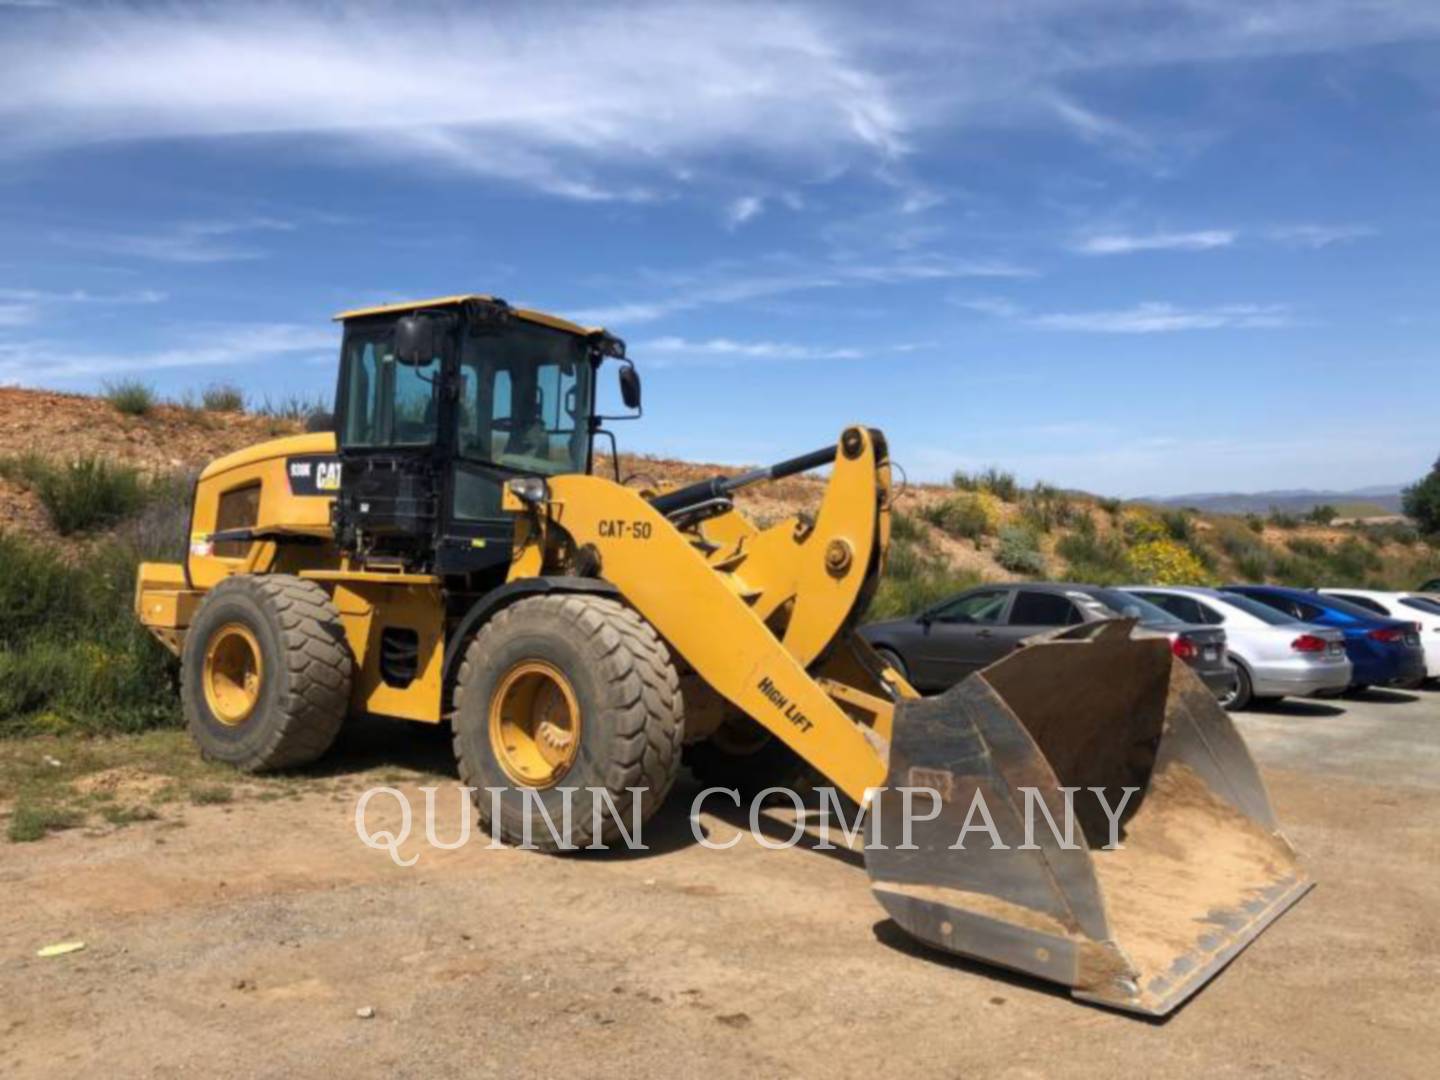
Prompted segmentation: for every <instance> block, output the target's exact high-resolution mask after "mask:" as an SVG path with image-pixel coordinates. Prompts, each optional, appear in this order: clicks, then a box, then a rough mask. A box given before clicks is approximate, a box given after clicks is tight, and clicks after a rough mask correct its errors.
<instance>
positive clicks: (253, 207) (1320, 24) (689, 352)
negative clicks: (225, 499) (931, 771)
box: [0, 0, 1440, 495]
mask: <svg viewBox="0 0 1440 1080" xmlns="http://www.w3.org/2000/svg"><path fill="white" fill-rule="evenodd" d="M1437 135H1440V6H1436V5H1434V4H1427V3H1401V2H1395V3H1389V2H1383V0H1373V2H1370V3H1364V4H1350V3H1340V2H1337V0H1310V2H1302V0H1296V2H1287V0H1279V2H1270V3H1264V2H1258V3H1235V2H1225V3H1212V2H1210V0H1189V2H1185V3H1125V2H1118V3H1116V2H1111V3H1091V2H1087V0H1068V2H1065V3H1058V2H1047V0H1028V2H1027V0H1019V2H1007V3H1004V4H1000V3H996V4H951V3H935V4H923V3H920V4H898V3H892V4H887V5H883V6H882V5H872V4H854V5H847V4H841V3H815V4H808V5H807V4H793V5H785V6H773V5H752V4H734V3H723V2H719V0H714V2H710V3H705V4H697V5H687V4H683V3H679V4H676V3H671V4H660V5H651V4H613V5H602V4H596V3H589V4H575V5H567V4H560V3H551V4H531V5H520V4H514V5H509V4H494V5H487V6H483V7H482V6H464V5H441V6H432V7H428V8H427V7H419V6H417V5H405V6H403V7H386V6H381V5H367V4H349V5H344V6H340V5H335V6H327V5H324V4H313V3H312V4H290V5H286V4H267V5H253V6H246V5H241V4H225V5H216V6H214V7H206V6H203V5H185V6H180V5H143V6H139V5H123V4H104V5H81V4H73V5H67V4H63V3H55V4H50V3H45V2H43V0H26V2H18V3H17V2H14V0H0V221H3V230H4V231H3V235H4V238H5V244H4V246H3V249H0V382H10V383H18V384H21V385H26V386H46V387H55V388H59V389H73V390H82V391H83V390H92V389H95V388H97V387H98V386H100V385H101V384H102V383H103V382H104V381H106V380H114V379H118V378H126V377H139V378H142V379H145V380H147V381H150V382H152V383H153V384H154V385H155V386H156V387H157V388H158V389H159V390H160V391H162V392H163V393H166V394H172V395H178V394H180V393H182V392H183V391H185V390H186V389H192V390H193V389H199V388H201V387H203V386H204V385H206V384H207V383H211V382H216V381H233V382H239V383H241V384H243V385H244V386H246V387H247V388H249V389H250V392H251V393H252V395H253V396H255V397H263V396H265V395H267V394H268V395H270V396H272V397H282V396H286V395H290V394H327V395H328V394H329V392H330V391H331V388H332V386H333V378H334V360H335V353H336V343H337V340H338V336H337V332H336V330H335V328H334V327H333V326H332V325H331V324H330V323H329V321H328V320H329V316H330V315H331V314H332V313H333V312H335V311H337V310H340V309H342V308H345V307H349V306H354V305H356V304H360V303H365V302H370V301H383V300H391V299H403V298H408V297H422V296H429V295H437V294H445V293H452V292H467V291H476V292H493V293H495V294H497V295H500V296H503V297H505V298H507V299H509V300H510V301H511V302H514V303H522V304H530V305H534V306H539V307H543V308H546V309H548V310H552V311H555V312H557V313H560V314H564V315H568V316H570V317H573V318H576V319H579V320H581V321H587V322H602V323H604V324H605V325H607V326H608V327H610V328H611V329H612V330H613V331H615V332H616V333H619V334H620V335H621V336H623V337H625V338H626V340H627V341H628V342H629V344H630V350H631V354H632V355H633V356H634V357H635V359H636V360H637V362H638V364H639V365H640V368H641V371H642V373H643V375H644V378H645V388H646V417H645V419H644V420H643V421H641V422H639V423H637V424H630V425H622V426H620V431H619V434H620V437H621V439H622V442H623V444H624V445H625V446H627V447H628V448H632V449H637V450H643V451H649V452H655V453H663V454H674V455H682V456H687V457H693V458H701V459H707V460H713V461H728V462H754V461H764V460H770V459H777V458H781V457H786V456H790V455H791V454H793V453H796V452H799V451H802V450H807V449H810V448H812V447H813V446H815V445H820V444H823V443H824V442H826V441H827V440H829V439H832V438H833V437H834V436H835V435H836V433H838V431H839V430H840V429H841V428H842V427H843V426H844V425H845V424H847V423H850V422H853V421H857V420H858V421H863V422H866V423H868V424H871V425H873V426H878V427H882V428H884V429H886V431H887V433H888V434H889V436H890V439H891V445H892V449H893V452H894V456H895V457H896V459H897V460H898V461H899V462H900V463H901V464H902V465H904V466H905V467H906V468H907V470H908V472H909V473H910V475H911V476H912V477H917V478H924V479H935V478H941V477H943V476H945V475H947V474H948V473H949V471H950V470H951V469H953V468H956V467H977V466H981V465H985V464H990V463H997V464H1000V465H1003V466H1006V467H1009V468H1011V469H1013V470H1015V471H1016V472H1017V473H1019V474H1020V476H1021V477H1022V479H1024V480H1026V481H1032V480H1036V479H1044V480H1047V481H1049V482H1051V483H1058V484H1063V485H1068V486H1075V487H1081V488H1085V489H1088V490H1094V491H1100V492H1105V493H1111V494H1122V495H1138V494H1146V493H1154V494H1168V493H1176V492H1185V491H1199V490H1214V489H1241V490H1256V489H1266V488H1278V487H1298V486H1311V487H1338V488H1348V487H1355V486H1361V485H1367V484H1375V483H1386V482H1408V481H1410V480H1413V479H1414V478H1416V477H1418V476H1419V475H1421V474H1422V473H1423V471H1424V470H1425V469H1426V468H1427V467H1428V466H1429V464H1430V463H1431V461H1433V460H1434V458H1435V456H1436V453H1437V451H1440V437H1437V427H1440V425H1437V405H1440V393H1437V391H1440V363H1437V341H1440V312H1437V305H1436V285H1435V282H1436V280H1437V271H1440V247H1437V243H1436V241H1437V239H1440V185H1437V183H1436V177H1437V176H1440V139H1437ZM604 385H605V388H606V390H607V392H609V391H611V390H612V389H613V380H611V379H610V378H607V379H606V380H604Z"/></svg>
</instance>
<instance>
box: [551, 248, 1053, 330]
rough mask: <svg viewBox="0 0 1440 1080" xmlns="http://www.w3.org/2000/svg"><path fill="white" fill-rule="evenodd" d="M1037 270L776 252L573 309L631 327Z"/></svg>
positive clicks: (667, 277) (667, 278)
mask: <svg viewBox="0 0 1440 1080" xmlns="http://www.w3.org/2000/svg"><path fill="white" fill-rule="evenodd" d="M1033 275H1034V271H1033V270H1031V269H1029V268H1027V267H1023V266H1018V265H1015V264H1012V263H1008V262H1004V261H1001V260H994V261H987V260H982V259H962V258H954V257H949V256H943V255H935V254H917V255H907V256H904V257H901V258H891V259H879V260H873V261H866V260H857V261H833V262H824V261H818V262H817V261H805V260H797V259H793V258H788V257H774V258H771V259H766V260H758V261H756V262H747V263H739V262H733V261H727V262H721V263H714V264H711V265H709V266H705V267H702V268H700V269H699V270H695V271H689V272H684V273H678V274H651V275H649V276H650V277H651V278H652V279H653V280H655V281H656V282H657V284H658V286H659V288H658V289H657V292H659V295H657V296H654V297H652V298H647V299H644V300H631V301H622V302H618V303H614V304H606V305H603V306H598V307H590V308H584V309H582V310H580V311H573V312H571V313H570V314H571V317H572V318H576V319H579V320H581V321H582V322H591V323H602V324H604V325H607V326H626V325H634V324H636V323H645V322H654V321H655V320H657V319H662V318H665V317H666V316H668V315H674V314H678V313H680V312H685V311H693V310H695V309H697V308H705V307H715V306H719V305H725V304H738V303H743V302H746V301H755V300H763V299H768V298H772V297H777V296H783V295H786V294H790V293H797V292H805V291H810V290H815V289H836V288H844V287H847V286H848V287H855V286H862V285H902V284H907V283H909V284H914V283H920V282H934V281H946V280H954V279H959V278H1019V277H1031V276H1033Z"/></svg>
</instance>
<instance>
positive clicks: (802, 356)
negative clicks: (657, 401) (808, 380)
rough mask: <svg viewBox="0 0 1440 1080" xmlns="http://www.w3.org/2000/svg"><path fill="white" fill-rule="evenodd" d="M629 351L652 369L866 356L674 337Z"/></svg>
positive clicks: (849, 351) (854, 351)
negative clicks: (747, 361)
mask: <svg viewBox="0 0 1440 1080" xmlns="http://www.w3.org/2000/svg"><path fill="white" fill-rule="evenodd" d="M630 352H631V353H632V354H634V355H636V356H641V357H644V358H645V361H646V362H647V363H649V364H652V365H654V366H655V367H669V366H671V365H674V364H685V363H688V364H715V365H720V366H729V365H732V364H735V363H738V362H740V361H744V360H782V361H783V360H859V359H860V358H862V357H863V356H865V355H866V353H865V352H864V351H862V350H860V349H854V348H822V347H819V346H814V345H796V344H790V343H787V342H779V341H734V340H732V339H731V338H724V337H717V338H709V339H708V340H705V341H691V340H689V339H687V338H683V337H674V336H669V337H658V338H653V339H651V340H650V341H642V342H639V343H637V344H636V345H635V346H633V347H632V348H631V349H630Z"/></svg>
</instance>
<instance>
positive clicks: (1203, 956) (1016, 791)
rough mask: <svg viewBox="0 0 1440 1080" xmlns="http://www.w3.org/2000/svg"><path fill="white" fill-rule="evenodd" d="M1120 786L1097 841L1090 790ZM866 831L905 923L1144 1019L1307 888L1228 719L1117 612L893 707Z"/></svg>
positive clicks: (869, 855) (877, 881) (886, 894)
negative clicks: (884, 765)
mask: <svg viewBox="0 0 1440 1080" xmlns="http://www.w3.org/2000/svg"><path fill="white" fill-rule="evenodd" d="M1126 787H1130V788H1134V789H1137V790H1135V791H1134V792H1132V794H1131V796H1130V799H1129V801H1128V803H1126V804H1125V806H1124V810H1123V813H1119V814H1117V815H1116V821H1117V839H1118V841H1119V846H1118V847H1117V848H1115V849H1113V850H1107V848H1108V844H1109V841H1110V838H1111V837H1110V828H1111V826H1110V820H1109V818H1108V817H1107V815H1106V812H1105V809H1104V808H1103V807H1102V804H1101V802H1100V801H1099V799H1098V798H1097V797H1096V795H1095V793H1094V791H1093V789H1095V788H1100V789H1102V790H1103V792H1104V795H1105V797H1106V800H1107V804H1108V806H1109V807H1110V808H1112V809H1118V808H1119V806H1120V803H1121V799H1122V798H1123V789H1124V788H1126ZM903 788H912V789H914V788H922V789H930V790H931V791H934V792H935V793H936V795H934V796H930V795H929V793H928V792H916V791H912V792H911V793H910V794H909V795H908V796H907V795H906V793H905V792H904V791H903V790H900V789H903ZM1062 789H1072V790H1071V791H1070V792H1069V798H1071V799H1073V804H1072V805H1073V820H1074V832H1073V843H1070V842H1067V838H1066V834H1065V824H1066V800H1067V795H1066V793H1065V792H1064V791H1062ZM1074 789H1079V790H1074ZM907 798H908V799H909V801H910V813H909V815H908V816H909V818H910V835H909V836H908V837H907V836H906V835H905V834H904V828H905V818H906V816H907V815H906V813H905V810H906V807H905V801H906V799H907ZM976 803H983V806H980V807H976V805H975V804H976ZM1045 811H1048V812H1049V816H1050V820H1053V822H1054V823H1055V825H1056V826H1057V828H1054V829H1052V827H1051V826H1050V824H1049V821H1047V820H1046V817H1045ZM987 812H988V815H989V822H987V819H986V816H985V815H986V813H987ZM1027 813H1028V819H1029V826H1030V827H1029V829H1028V832H1027ZM932 815H933V816H932ZM988 823H993V829H987V828H986V826H987V824H988ZM967 825H969V826H970V827H969V828H966V826H967ZM869 829H870V831H869V834H868V838H867V843H866V851H865V863H866V868H867V869H868V870H869V872H870V876H871V879H872V886H873V888H874V890H875V893H876V896H877V897H878V899H879V900H880V902H881V904H882V905H883V906H884V907H885V909H886V911H887V912H889V914H890V916H891V917H892V918H893V919H894V920H895V921H896V922H897V923H898V924H899V925H900V926H901V927H902V928H903V929H904V930H906V931H907V932H908V933H910V934H912V935H913V936H915V937H917V938H919V939H920V940H922V941H924V942H926V943H927V944H929V945H932V946H935V947H937V948H940V949H945V950H948V951H949V952H953V953H958V954H960V955H963V956H968V957H974V958H977V959H980V960H984V961H986V962H989V963H993V964H999V965H1002V966H1004V967H1008V968H1013V969H1015V970H1017V971H1022V972H1026V973H1028V974H1030V975H1034V976H1038V977H1039V978H1042V979H1048V980H1051V981H1053V982H1057V983H1061V984H1063V985H1065V986H1068V987H1070V988H1071V992H1072V993H1073V994H1074V996H1075V997H1077V998H1081V999H1085V1000H1088V1001H1094V1002H1099V1003H1102V1004H1105V1005H1109V1006H1113V1007H1116V1008H1120V1009H1126V1010H1130V1011H1134V1012H1139V1013H1145V1014H1149V1015H1152V1016H1163V1015H1164V1014H1166V1013H1168V1012H1169V1011H1170V1010H1172V1009H1174V1008H1175V1007H1176V1006H1177V1005H1178V1004H1179V1003H1180V1002H1182V1001H1184V1000H1185V999H1186V998H1187V997H1189V996H1190V995H1191V994H1193V993H1194V992H1195V991H1196V990H1198V989H1199V988H1200V986H1202V985H1203V984H1204V983H1205V981H1206V980H1207V979H1209V978H1210V977H1211V976H1212V975H1214V974H1215V973H1216V972H1217V971H1219V970H1220V968H1222V967H1223V966H1224V965H1225V964H1226V963H1227V962H1228V961H1229V960H1231V959H1232V958H1233V957H1234V956H1235V955H1236V954H1237V953H1239V952H1240V950H1242V949H1243V948H1244V947H1245V946H1246V945H1247V944H1249V943H1250V941H1252V940H1253V939H1254V938H1255V937H1256V936H1257V935H1258V934H1259V933H1260V932H1261V931H1262V930H1264V929H1265V927H1266V926H1268V925H1269V924H1270V923H1271V922H1273V921H1274V920H1275V919H1276V918H1278V917H1279V915H1280V914H1281V912H1283V911H1285V910H1286V909H1287V908H1289V907H1290V905H1292V904H1294V903H1295V902H1296V901H1297V900H1299V899H1300V897H1301V896H1303V895H1304V894H1305V893H1306V892H1307V891H1308V890H1309V889H1310V888H1311V885H1312V883H1311V881H1310V880H1309V877H1308V876H1307V875H1306V873H1305V872H1304V870H1302V869H1301V867H1300V865H1299V863H1298V861H1297V859H1296V855H1295V851H1294V849H1292V848H1291V846H1290V844H1289V843H1288V842H1287V841H1286V839H1285V837H1284V836H1283V835H1281V833H1280V830H1279V827H1278V826H1277V824H1276V821H1275V816H1274V814H1273V812H1272V811H1271V809H1270V802H1269V799H1268V797H1267V796H1266V793H1265V787H1264V785H1263V784H1262V783H1261V780H1260V776H1259V773H1258V772H1257V770H1256V768H1255V764H1254V762H1253V761H1252V760H1251V758H1250V755H1249V753H1248V751H1247V750H1246V748H1245V744H1244V742H1243V741H1242V740H1241V738H1240V735H1239V733H1238V732H1237V731H1236V730H1235V728H1234V727H1233V725H1232V724H1231V723H1230V719H1229V717H1228V716H1227V715H1226V714H1225V712H1224V711H1223V710H1222V709H1221V708H1220V707H1219V706H1218V705H1217V704H1216V702H1215V699H1214V697H1213V696H1212V695H1211V694H1210V692H1209V691H1208V690H1207V689H1206V688H1205V687H1204V685H1203V684H1202V683H1201V682H1200V681H1199V680H1198V679H1197V678H1196V677H1195V675H1194V674H1193V673H1192V672H1191V671H1190V670H1189V669H1188V668H1187V667H1186V666H1185V665H1184V664H1183V663H1181V662H1180V661H1178V660H1176V659H1175V658H1174V657H1173V656H1172V655H1171V653H1170V648H1169V642H1168V641H1167V640H1166V639H1165V638H1163V637H1159V636H1156V635H1148V634H1146V632H1144V631H1136V630H1135V629H1134V623H1133V621H1131V620H1127V619H1117V620H1112V621H1108V622H1100V623H1091V624H1088V625H1085V626H1078V627H1073V628H1067V629H1064V630H1060V631H1056V632H1053V633H1050V634H1046V635H1042V636H1039V637H1037V638H1032V639H1030V641H1029V642H1027V644H1026V645H1025V646H1024V647H1022V648H1020V649H1019V650H1017V651H1016V652H1014V653H1012V654H1011V655H1010V656H1008V657H1006V658H1005V659H1003V660H1001V661H999V662H997V663H995V664H992V665H990V666H989V667H987V668H985V669H983V670H982V671H979V672H977V673H975V674H973V675H971V676H970V677H968V678H967V679H965V680H964V681H963V682H961V683H960V684H959V685H957V686H955V687H954V688H952V689H951V690H949V691H947V692H946V693H944V694H942V695H940V696H938V697H934V698H928V699H915V700H911V701H906V702H903V703H901V704H900V705H899V706H897V709H896V713H895V721H894V729H893V737H892V742H891V748H890V763H889V772H888V775H887V777H886V788H885V790H884V792H883V793H881V794H880V795H879V796H878V797H877V798H876V799H875V800H874V801H872V804H871V813H870V816H869ZM996 841H998V843H996ZM1001 845H1003V847H1002V846H1001Z"/></svg>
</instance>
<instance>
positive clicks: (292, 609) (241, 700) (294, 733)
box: [180, 574, 354, 772]
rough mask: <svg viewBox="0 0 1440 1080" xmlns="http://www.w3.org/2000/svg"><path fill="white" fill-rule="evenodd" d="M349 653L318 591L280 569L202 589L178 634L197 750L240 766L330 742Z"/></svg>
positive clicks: (285, 764) (276, 763)
mask: <svg viewBox="0 0 1440 1080" xmlns="http://www.w3.org/2000/svg"><path fill="white" fill-rule="evenodd" d="M353 668H354V661H353V659H352V657H351V655H350V649H349V647H348V645H347V644H346V641H345V632H344V630H343V629H342V627H341V625H340V613H339V612H338V611H336V609H335V605H334V603H333V602H332V601H331V599H330V596H329V594H328V593H326V592H325V590H324V589H322V588H321V587H320V586H319V585H318V584H316V583H315V582H313V581H306V580H304V579H302V578H297V577H292V576H291V575H289V574H263V575H253V574H240V575H236V576H234V577H229V578H226V579H225V580H224V581H222V582H221V583H220V584H219V585H217V586H215V588H213V589H211V590H210V593H209V594H208V595H207V596H206V597H205V600H204V602H203V603H202V604H201V605H200V610H199V611H198V612H197V613H196V615H195V619H194V621H193V622H192V623H191V625H190V629H189V630H188V631H187V633H186V635H185V648H184V650H183V653H182V657H181V665H180V687H181V697H182V699H183V703H184V708H185V722H186V726H187V727H188V728H189V730H190V735H191V737H192V738H194V740H195V742H196V744H197V745H198V746H199V747H200V752H201V753H202V754H204V755H205V757H207V758H209V759H211V760H214V761H223V762H226V763H227V764H230V765H234V766H235V767H236V768H239V769H243V770H245V771H246V772H262V771H266V770H272V769H291V768H296V767H297V766H300V765H306V764H309V763H310V762H312V761H314V760H315V759H316V758H318V757H320V756H321V755H322V754H324V753H325V751H326V750H328V749H330V745H331V743H333V742H334V741H335V736H336V735H338V734H339V733H340V726H341V724H343V723H344V721H345V713H346V711H347V709H348V707H349V703H350V684H351V679H352V677H353Z"/></svg>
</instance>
